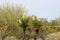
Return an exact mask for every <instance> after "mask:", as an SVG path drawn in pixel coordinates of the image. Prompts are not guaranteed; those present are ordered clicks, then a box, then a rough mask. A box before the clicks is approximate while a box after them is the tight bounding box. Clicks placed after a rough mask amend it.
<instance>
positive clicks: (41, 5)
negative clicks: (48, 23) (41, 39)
mask: <svg viewBox="0 0 60 40" xmlns="http://www.w3.org/2000/svg"><path fill="white" fill-rule="evenodd" d="M3 3H4V4H6V3H9V4H12V3H14V4H17V5H19V4H21V5H23V6H24V7H25V8H26V9H27V11H28V15H35V16H37V17H40V18H47V19H48V20H53V19H55V18H58V17H60V0H0V5H1V4H3Z"/></svg>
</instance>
